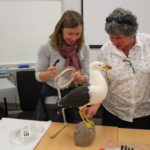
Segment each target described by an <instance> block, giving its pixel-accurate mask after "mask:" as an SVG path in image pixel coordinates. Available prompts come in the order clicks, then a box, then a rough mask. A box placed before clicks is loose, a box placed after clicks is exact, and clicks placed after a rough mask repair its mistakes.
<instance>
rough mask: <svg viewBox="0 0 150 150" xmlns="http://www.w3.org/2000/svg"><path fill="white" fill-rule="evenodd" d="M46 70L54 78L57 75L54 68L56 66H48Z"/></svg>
mask: <svg viewBox="0 0 150 150" xmlns="http://www.w3.org/2000/svg"><path fill="white" fill-rule="evenodd" d="M48 71H49V76H50V78H54V77H55V76H56V75H57V68H56V66H50V67H48Z"/></svg>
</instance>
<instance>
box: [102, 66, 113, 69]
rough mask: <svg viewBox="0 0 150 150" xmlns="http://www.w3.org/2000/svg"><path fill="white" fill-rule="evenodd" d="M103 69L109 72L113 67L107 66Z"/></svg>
mask: <svg viewBox="0 0 150 150" xmlns="http://www.w3.org/2000/svg"><path fill="white" fill-rule="evenodd" d="M103 69H106V70H108V69H112V67H111V66H109V65H105V66H104V67H103Z"/></svg>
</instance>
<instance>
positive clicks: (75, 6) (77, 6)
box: [62, 0, 81, 12]
mask: <svg viewBox="0 0 150 150" xmlns="http://www.w3.org/2000/svg"><path fill="white" fill-rule="evenodd" d="M70 9H72V10H76V11H78V12H81V0H62V11H63V12H64V11H66V10H70Z"/></svg>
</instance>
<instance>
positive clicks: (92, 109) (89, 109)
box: [83, 104, 101, 118]
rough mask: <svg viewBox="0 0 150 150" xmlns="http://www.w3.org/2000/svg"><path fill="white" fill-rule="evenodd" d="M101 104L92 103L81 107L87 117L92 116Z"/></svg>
mask: <svg viewBox="0 0 150 150" xmlns="http://www.w3.org/2000/svg"><path fill="white" fill-rule="evenodd" d="M100 105H101V104H94V105H91V106H90V107H85V108H83V112H84V113H85V115H86V116H87V118H92V117H93V116H94V115H95V114H96V113H97V111H98V109H99V107H100Z"/></svg>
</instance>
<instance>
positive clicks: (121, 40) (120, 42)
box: [109, 34, 134, 50]
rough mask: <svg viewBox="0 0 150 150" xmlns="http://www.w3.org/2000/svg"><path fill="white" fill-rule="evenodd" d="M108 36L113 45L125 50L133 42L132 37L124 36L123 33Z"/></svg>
mask: <svg viewBox="0 0 150 150" xmlns="http://www.w3.org/2000/svg"><path fill="white" fill-rule="evenodd" d="M109 38H110V40H111V42H112V43H113V45H115V46H116V48H117V49H119V50H126V49H128V48H129V47H132V46H133V44H134V37H129V36H125V35H124V34H121V35H109Z"/></svg>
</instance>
